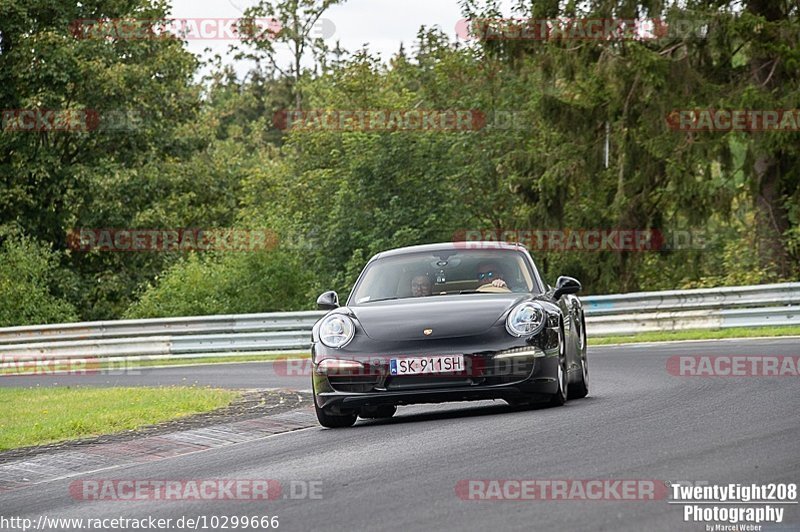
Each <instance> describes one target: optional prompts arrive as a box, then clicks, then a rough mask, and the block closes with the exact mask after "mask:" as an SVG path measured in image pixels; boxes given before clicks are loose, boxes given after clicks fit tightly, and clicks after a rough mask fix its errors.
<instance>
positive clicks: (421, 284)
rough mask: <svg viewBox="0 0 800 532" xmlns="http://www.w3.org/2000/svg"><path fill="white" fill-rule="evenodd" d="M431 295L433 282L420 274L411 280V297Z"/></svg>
mask: <svg viewBox="0 0 800 532" xmlns="http://www.w3.org/2000/svg"><path fill="white" fill-rule="evenodd" d="M432 293H433V282H431V278H430V277H428V276H427V275H424V274H420V275H416V276H414V278H413V279H411V295H412V296H414V297H421V296H429V295H431V294H432Z"/></svg>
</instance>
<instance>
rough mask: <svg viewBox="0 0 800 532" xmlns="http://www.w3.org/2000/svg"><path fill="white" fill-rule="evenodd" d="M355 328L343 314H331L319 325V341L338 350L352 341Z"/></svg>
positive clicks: (351, 321)
mask: <svg viewBox="0 0 800 532" xmlns="http://www.w3.org/2000/svg"><path fill="white" fill-rule="evenodd" d="M355 332H356V326H355V325H354V324H353V320H351V319H350V318H348V317H347V316H345V315H343V314H332V315H330V316H328V317H327V318H325V319H323V320H322V323H320V324H319V340H320V342H322V343H323V344H325V345H327V346H328V347H332V348H334V349H339V348H341V347H344V346H346V345H347V344H348V343H349V342H350V340H352V339H353V334H355Z"/></svg>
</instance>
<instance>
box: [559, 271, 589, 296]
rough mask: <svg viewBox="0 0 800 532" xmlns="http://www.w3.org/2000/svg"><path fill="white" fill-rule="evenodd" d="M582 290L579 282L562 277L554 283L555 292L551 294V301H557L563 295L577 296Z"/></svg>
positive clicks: (572, 278)
mask: <svg viewBox="0 0 800 532" xmlns="http://www.w3.org/2000/svg"><path fill="white" fill-rule="evenodd" d="M582 288H583V287H582V286H581V283H580V281H578V280H577V279H575V278H574V277H567V276H566V275H562V276H561V277H559V278H558V280H557V281H556V291H555V292H553V299H555V300H559V299H561V296H563V295H564V294H577V293H578V292H580V291H581V289H582Z"/></svg>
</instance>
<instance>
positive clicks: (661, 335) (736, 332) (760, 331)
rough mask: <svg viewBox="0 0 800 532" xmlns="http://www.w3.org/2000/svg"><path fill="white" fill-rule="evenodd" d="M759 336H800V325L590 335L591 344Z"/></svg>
mask: <svg viewBox="0 0 800 532" xmlns="http://www.w3.org/2000/svg"><path fill="white" fill-rule="evenodd" d="M759 336H775V337H778V336H800V326H790V327H755V328H752V329H748V328H745V327H737V328H736V329H697V330H689V331H674V332H647V333H640V334H634V335H630V336H601V337H594V338H592V337H591V336H590V337H589V345H590V346H592V345H608V344H632V343H640V342H668V341H670V340H673V341H674V340H722V339H725V338H756V337H759Z"/></svg>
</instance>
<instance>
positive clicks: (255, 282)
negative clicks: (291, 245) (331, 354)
mask: <svg viewBox="0 0 800 532" xmlns="http://www.w3.org/2000/svg"><path fill="white" fill-rule="evenodd" d="M310 279H311V275H310V273H309V272H308V271H307V270H306V269H305V268H304V265H303V264H301V261H300V258H299V257H298V256H296V255H292V254H289V253H286V252H283V251H271V252H259V253H227V254H218V255H211V256H204V257H202V258H201V257H199V256H198V255H196V254H192V255H190V256H188V257H187V258H186V259H184V260H182V261H180V262H178V263H177V264H175V265H174V266H172V267H170V268H169V269H167V270H166V272H164V274H162V275H161V276H159V278H157V279H156V283H155V284H154V285H148V286H147V287H146V288H145V289H144V291H143V293H142V296H141V298H140V299H139V301H137V302H136V303H134V304H133V305H131V306H130V308H129V309H128V310H127V311H126V313H125V317H126V318H158V317H169V316H204V315H211V314H247V313H256V312H274V311H282V310H296V309H298V308H310V304H311V303H312V302H313V301H312V300H311V299H310V294H309V287H310Z"/></svg>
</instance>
